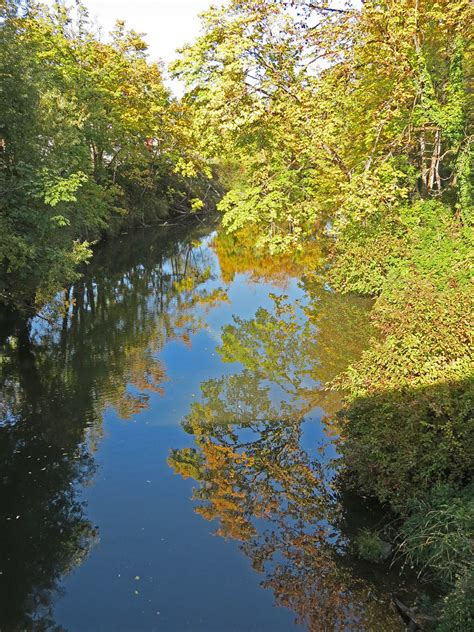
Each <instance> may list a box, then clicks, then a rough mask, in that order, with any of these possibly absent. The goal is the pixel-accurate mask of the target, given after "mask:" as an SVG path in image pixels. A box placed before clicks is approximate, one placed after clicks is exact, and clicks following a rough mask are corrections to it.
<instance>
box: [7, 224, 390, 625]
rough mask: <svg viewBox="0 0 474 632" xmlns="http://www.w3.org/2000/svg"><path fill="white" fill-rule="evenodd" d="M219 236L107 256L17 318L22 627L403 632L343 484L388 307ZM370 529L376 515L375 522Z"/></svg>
mask: <svg viewBox="0 0 474 632" xmlns="http://www.w3.org/2000/svg"><path fill="white" fill-rule="evenodd" d="M311 266H313V267H314V268H316V262H314V264H311V265H309V263H308V260H306V261H304V266H298V265H296V264H294V263H292V262H289V261H283V260H280V261H278V260H274V261H272V262H271V264H269V263H268V262H264V261H257V260H255V259H253V258H252V257H251V256H249V255H248V251H247V250H246V248H245V245H242V246H240V245H238V244H236V243H235V242H234V241H233V240H232V239H229V238H226V237H223V236H217V237H216V235H215V234H214V233H212V232H211V229H206V228H198V229H196V228H193V229H186V230H185V229H167V230H165V229H163V228H159V229H153V230H151V229H150V230H147V231H143V232H138V233H136V234H133V235H129V236H124V237H123V238H121V239H118V240H115V241H112V242H110V243H109V244H108V245H106V246H105V247H103V248H102V249H101V251H100V252H99V253H98V254H97V255H96V257H95V258H94V261H93V263H92V264H91V265H90V266H89V268H88V271H87V274H86V276H85V277H84V279H82V280H81V281H80V282H78V284H77V285H76V286H74V287H73V288H70V289H69V290H68V291H67V292H65V293H64V296H61V297H58V301H57V303H56V304H55V305H52V306H50V307H49V308H48V309H47V310H45V312H44V313H43V314H42V315H41V317H37V318H36V319H34V320H33V321H32V322H30V323H24V322H19V321H18V320H17V321H13V322H5V323H4V324H3V335H2V338H1V356H0V362H1V364H0V371H1V386H2V400H1V403H0V490H1V491H0V630H1V631H2V632H10V631H17V630H71V631H74V630H78V631H81V630H87V631H95V630H98V631H99V630H106V631H109V630H110V631H121V630H124V631H129V630H130V631H134V630H137V631H142V630H143V631H148V630H159V631H170V632H181V631H183V632H184V631H190V632H195V631H201V630H202V631H206V632H210V631H213V630H215V631H220V632H231V631H236V632H247V631H249V632H250V631H254V630H255V631H264V632H267V631H268V632H270V631H271V632H275V631H279V630H282V631H288V630H298V629H307V630H325V631H330V630H359V629H360V630H399V629H401V628H400V624H399V623H398V621H397V620H396V619H394V618H392V615H391V614H390V611H389V608H388V601H387V596H386V594H387V593H388V591H389V590H390V581H392V580H391V578H389V577H388V576H385V575H383V574H382V576H379V575H378V576H374V575H373V573H372V571H371V570H370V569H366V568H363V567H361V564H360V562H357V561H355V560H354V559H353V556H352V554H351V547H350V537H351V535H352V534H353V532H354V531H355V530H356V525H359V524H360V521H361V520H362V521H363V520H369V521H370V520H371V519H372V518H374V517H373V516H371V512H370V509H369V510H367V508H362V507H361V506H360V502H359V501H354V499H351V498H350V497H349V496H347V497H345V495H344V494H343V493H336V492H334V490H333V489H332V486H331V482H332V480H333V478H334V469H333V467H332V465H331V461H332V460H333V459H334V458H335V457H336V456H337V452H336V449H335V446H334V442H333V440H334V438H335V437H337V430H338V429H337V422H336V421H335V419H334V413H335V411H336V410H337V408H338V406H339V398H338V396H337V395H335V394H334V393H328V392H326V391H323V390H322V388H321V387H322V386H323V385H324V384H325V383H326V382H327V381H328V380H330V379H332V378H333V377H334V376H335V375H336V374H337V373H338V372H339V371H341V370H342V369H343V368H344V367H345V366H347V364H348V363H349V362H351V361H352V360H354V359H355V358H357V356H358V355H359V354H360V352H361V350H362V349H363V347H364V346H365V345H366V344H367V339H368V336H369V335H370V329H369V326H368V322H367V314H368V309H369V305H368V303H367V302H366V301H364V300H361V299H357V298H350V297H349V298H348V297H340V296H337V295H335V294H333V293H331V292H330V291H329V290H328V289H327V288H325V287H324V286H323V285H321V284H320V283H319V282H318V281H317V280H316V279H313V278H311V277H308V276H306V277H303V275H302V271H303V268H304V267H305V268H306V271H307V270H310V269H311ZM361 516H362V518H361Z"/></svg>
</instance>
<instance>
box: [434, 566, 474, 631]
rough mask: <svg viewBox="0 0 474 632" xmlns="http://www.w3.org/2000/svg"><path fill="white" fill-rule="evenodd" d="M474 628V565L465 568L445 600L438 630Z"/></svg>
mask: <svg viewBox="0 0 474 632" xmlns="http://www.w3.org/2000/svg"><path fill="white" fill-rule="evenodd" d="M473 628H474V566H471V568H470V569H466V570H464V571H463V572H462V573H461V574H460V576H459V577H458V578H457V580H456V584H455V587H454V590H453V591H452V592H451V593H449V594H448V596H447V597H446V599H445V601H444V612H443V615H442V617H441V619H440V621H439V623H438V625H437V626H436V628H435V630H436V632H466V630H472V629H473Z"/></svg>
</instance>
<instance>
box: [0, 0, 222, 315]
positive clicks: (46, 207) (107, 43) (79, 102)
mask: <svg viewBox="0 0 474 632" xmlns="http://www.w3.org/2000/svg"><path fill="white" fill-rule="evenodd" d="M0 31H1V41H0V76H1V90H2V96H1V110H0V190H1V196H0V198H1V202H0V204H1V212H0V301H1V302H2V303H3V304H8V305H13V306H15V307H20V308H23V309H25V308H26V309H34V308H35V307H38V306H40V305H41V304H43V303H44V302H45V301H46V300H47V299H49V298H50V297H51V296H52V295H53V294H54V293H55V292H56V291H58V289H60V288H61V286H64V285H65V284H67V283H70V282H71V281H73V280H74V279H75V278H76V276H77V269H78V266H79V265H80V264H81V263H83V262H85V261H87V260H88V259H89V258H90V256H91V245H92V244H93V243H94V242H96V241H97V240H98V239H100V238H101V237H103V236H104V235H107V234H116V233H117V232H119V231H121V230H123V229H124V226H128V225H135V224H138V225H147V224H149V223H151V222H152V221H156V220H158V219H161V220H163V219H164V218H166V217H167V216H168V215H176V214H183V213H184V214H187V213H191V212H196V211H198V210H200V209H201V208H202V207H204V206H205V205H206V204H210V203H212V198H213V197H215V195H216V192H215V189H214V187H213V185H212V183H211V182H210V180H209V176H210V173H209V169H208V168H207V167H206V165H205V164H204V162H201V163H200V162H199V160H198V158H197V156H195V155H193V151H192V145H191V144H190V143H189V140H188V132H187V127H188V122H187V118H186V116H187V115H186V112H185V109H184V108H183V107H182V106H181V105H180V104H179V103H177V101H176V100H175V99H173V98H172V96H171V94H170V93H169V91H168V90H167V88H166V87H165V84H164V80H163V72H164V70H163V68H162V67H161V66H160V64H158V63H152V62H150V61H149V60H148V59H147V52H146V50H147V45H146V44H145V42H144V41H143V39H142V38H141V36H140V35H139V34H138V33H136V32H134V31H130V30H127V29H126V27H125V25H124V23H123V22H121V21H117V22H116V25H115V28H114V29H113V31H112V32H111V33H110V34H109V37H108V38H104V37H102V36H101V33H100V31H99V30H98V29H97V27H95V26H94V24H93V22H92V20H91V19H90V17H89V14H88V12H87V9H86V8H85V6H84V5H82V4H81V3H80V2H76V3H75V4H74V5H71V6H70V5H66V4H65V3H63V2H55V3H54V4H52V5H51V6H50V7H48V6H46V5H42V4H40V3H37V2H35V1H32V2H30V1H27V2H23V1H21V0H5V1H3V2H2V3H1V22H0Z"/></svg>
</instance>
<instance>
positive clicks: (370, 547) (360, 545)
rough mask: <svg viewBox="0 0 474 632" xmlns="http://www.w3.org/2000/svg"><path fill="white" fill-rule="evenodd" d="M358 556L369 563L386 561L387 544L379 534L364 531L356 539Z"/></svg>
mask: <svg viewBox="0 0 474 632" xmlns="http://www.w3.org/2000/svg"><path fill="white" fill-rule="evenodd" d="M354 544H355V547H356V549H357V553H358V555H359V556H360V557H361V558H362V559H364V560H367V561H369V562H380V561H382V560H383V559H384V555H385V552H386V543H384V542H383V540H381V538H380V536H379V535H378V534H377V533H373V532H372V531H370V530H369V529H362V530H361V531H360V532H359V533H358V534H357V536H356V537H355V539H354Z"/></svg>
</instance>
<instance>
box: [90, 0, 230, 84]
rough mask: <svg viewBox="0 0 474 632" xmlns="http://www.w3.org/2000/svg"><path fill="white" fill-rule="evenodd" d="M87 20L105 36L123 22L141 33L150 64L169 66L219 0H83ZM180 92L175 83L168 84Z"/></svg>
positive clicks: (219, 2)
mask: <svg viewBox="0 0 474 632" xmlns="http://www.w3.org/2000/svg"><path fill="white" fill-rule="evenodd" d="M84 4H85V5H86V6H87V7H88V9H89V12H90V17H91V18H92V19H96V21H97V23H98V24H100V25H101V26H102V27H103V30H104V34H105V33H108V32H109V31H110V30H111V29H112V27H113V25H114V23H115V20H117V19H118V20H125V24H126V26H127V27H128V28H129V29H134V30H135V31H138V32H139V33H145V34H146V36H145V38H144V39H145V41H146V42H147V44H148V45H149V54H150V58H151V59H152V60H157V59H162V60H163V61H164V62H165V63H169V62H170V61H172V60H173V59H174V58H175V56H176V55H175V51H176V49H177V48H179V47H180V46H182V45H183V44H185V43H186V42H190V41H192V40H193V39H194V38H195V37H196V35H197V34H198V33H199V18H198V15H199V13H201V12H202V11H205V10H206V9H208V8H209V7H210V6H211V5H219V4H221V1H220V0H85V2H84ZM170 86H171V88H172V89H173V91H174V92H177V93H179V92H180V91H181V88H180V85H179V84H178V83H177V82H171V83H170Z"/></svg>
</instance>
